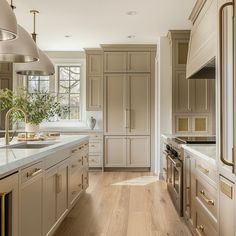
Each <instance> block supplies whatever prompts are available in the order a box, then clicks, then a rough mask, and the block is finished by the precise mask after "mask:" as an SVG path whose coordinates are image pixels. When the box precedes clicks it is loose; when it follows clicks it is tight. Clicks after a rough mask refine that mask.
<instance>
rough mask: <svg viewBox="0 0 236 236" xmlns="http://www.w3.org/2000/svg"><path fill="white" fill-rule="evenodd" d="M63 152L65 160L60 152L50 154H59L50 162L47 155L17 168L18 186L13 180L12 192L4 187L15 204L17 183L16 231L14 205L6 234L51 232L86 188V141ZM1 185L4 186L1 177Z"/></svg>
mask: <svg viewBox="0 0 236 236" xmlns="http://www.w3.org/2000/svg"><path fill="white" fill-rule="evenodd" d="M66 153H67V154H66V155H68V156H64V157H65V158H64V159H63V158H60V156H61V155H65V154H64V153H62V152H58V153H55V154H53V157H54V156H55V155H57V156H58V160H59V161H58V162H56V160H55V162H52V161H50V162H49V161H48V159H47V157H46V158H45V159H44V160H42V161H41V162H38V163H35V164H32V165H30V166H29V167H26V168H24V169H22V170H20V185H18V181H17V179H16V184H15V188H14V192H13V190H12V189H10V188H9V187H8V188H7V189H6V190H4V192H8V191H9V192H10V194H11V193H14V195H12V196H13V197H12V199H13V202H12V204H13V206H14V204H16V205H17V201H18V199H17V198H18V196H17V193H18V191H17V188H18V186H20V192H19V193H20V194H19V195H20V196H19V203H20V207H19V231H17V227H18V224H17V223H18V220H17V217H16V216H18V214H17V207H14V209H15V211H14V213H13V217H14V218H13V219H12V222H13V223H14V228H13V231H12V232H13V234H9V235H12V236H18V235H19V236H49V235H53V233H54V232H55V230H56V229H57V227H58V226H59V225H60V223H61V222H62V220H63V219H64V217H65V216H66V215H67V213H68V212H69V210H70V209H71V208H72V206H73V205H74V204H75V203H76V201H77V200H78V198H79V196H80V194H82V193H83V192H84V191H85V190H86V189H87V188H88V186H89V174H88V164H89V154H88V142H84V143H82V144H80V145H77V146H74V147H72V148H70V149H68V150H67V152H66ZM69 153H70V154H69ZM48 158H51V156H49V157H48ZM62 159H63V160H62ZM61 160H62V161H61ZM49 163H50V165H49ZM1 186H3V185H2V184H1V180H0V187H1ZM1 189H2V188H1ZM0 198H1V196H0ZM18 232H19V233H18Z"/></svg>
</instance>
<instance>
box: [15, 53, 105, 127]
mask: <svg viewBox="0 0 236 236" xmlns="http://www.w3.org/2000/svg"><path fill="white" fill-rule="evenodd" d="M46 54H47V55H48V56H49V57H50V58H51V60H52V62H53V63H54V65H55V71H56V73H55V75H54V76H52V79H54V78H55V76H57V66H59V65H81V83H82V90H81V91H82V97H81V102H82V120H81V122H79V121H78V122H74V121H73V122H71V121H68V122H62V121H60V122H50V123H48V122H45V123H44V124H42V125H41V127H42V128H43V129H47V128H52V129H57V130H58V129H61V130H64V129H65V130H66V129H69V128H71V127H76V128H78V129H79V128H82V129H84V128H87V119H88V118H89V117H91V116H93V117H94V118H95V119H96V120H97V124H96V127H95V129H103V122H102V112H100V111H88V112H87V111H86V56H85V52H82V51H76V52H75V51H48V52H46ZM54 81H55V80H54ZM24 83H25V80H24V77H22V76H18V75H16V73H14V84H13V88H14V89H16V88H19V87H23V86H24Z"/></svg>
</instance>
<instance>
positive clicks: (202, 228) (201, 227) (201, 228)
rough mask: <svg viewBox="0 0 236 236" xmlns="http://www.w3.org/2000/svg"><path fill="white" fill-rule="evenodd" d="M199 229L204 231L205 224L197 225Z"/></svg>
mask: <svg viewBox="0 0 236 236" xmlns="http://www.w3.org/2000/svg"><path fill="white" fill-rule="evenodd" d="M197 229H198V230H199V231H200V232H204V229H205V228H204V226H203V225H198V226H197Z"/></svg>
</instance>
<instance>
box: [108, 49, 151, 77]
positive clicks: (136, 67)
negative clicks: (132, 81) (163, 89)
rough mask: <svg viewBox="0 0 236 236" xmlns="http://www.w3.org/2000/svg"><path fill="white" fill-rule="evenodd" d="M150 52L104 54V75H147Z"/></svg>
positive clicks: (149, 66) (149, 65)
mask: <svg viewBox="0 0 236 236" xmlns="http://www.w3.org/2000/svg"><path fill="white" fill-rule="evenodd" d="M150 61H151V54H150V52H104V72H105V73H126V72H134V73H139V72H141V73H149V72H150V71H151V63H150Z"/></svg>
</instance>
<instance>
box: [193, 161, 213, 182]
mask: <svg viewBox="0 0 236 236" xmlns="http://www.w3.org/2000/svg"><path fill="white" fill-rule="evenodd" d="M195 168H196V174H197V175H200V176H201V177H206V181H207V182H208V181H209V180H210V181H213V183H214V185H216V182H217V171H216V168H214V166H212V165H209V164H208V163H207V161H206V160H201V159H196V162H195Z"/></svg>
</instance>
